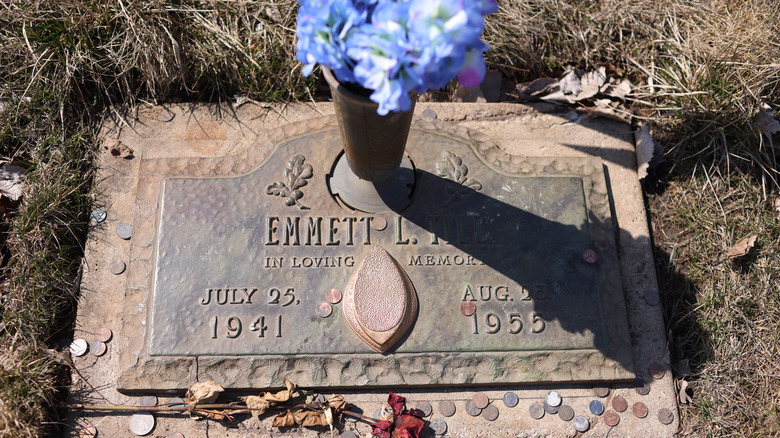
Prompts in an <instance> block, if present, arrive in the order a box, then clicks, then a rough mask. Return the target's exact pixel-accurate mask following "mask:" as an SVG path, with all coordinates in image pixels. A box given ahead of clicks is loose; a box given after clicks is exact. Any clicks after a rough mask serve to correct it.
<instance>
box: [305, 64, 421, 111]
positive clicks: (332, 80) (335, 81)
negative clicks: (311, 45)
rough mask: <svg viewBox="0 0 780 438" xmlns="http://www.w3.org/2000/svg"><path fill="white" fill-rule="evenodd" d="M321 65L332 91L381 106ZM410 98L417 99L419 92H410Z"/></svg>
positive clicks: (374, 105)
mask: <svg viewBox="0 0 780 438" xmlns="http://www.w3.org/2000/svg"><path fill="white" fill-rule="evenodd" d="M320 67H321V68H322V73H323V74H324V75H325V81H326V82H327V83H328V85H329V86H330V88H331V90H332V91H331V92H333V91H338V93H339V94H341V95H342V96H343V97H345V98H347V99H350V100H354V101H357V102H360V103H362V104H365V105H371V106H372V107H376V108H379V104H378V103H377V102H374V101H373V100H371V98H370V97H368V96H362V95H360V94H358V93H355V92H354V91H352V90H350V89H349V88H347V87H345V86H344V84H342V83H341V82H340V81H339V80H338V79H337V78H336V75H335V74H333V71H332V70H331V69H330V68H328V67H325V66H324V65H320ZM334 85H335V86H334ZM366 90H368V91H371V92H372V93H373V92H374V90H371V89H368V88H366ZM409 98H411V99H412V101H416V100H417V92H416V91H412V92H411V93H409Z"/></svg>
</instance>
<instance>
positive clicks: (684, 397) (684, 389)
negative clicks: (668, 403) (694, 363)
mask: <svg viewBox="0 0 780 438" xmlns="http://www.w3.org/2000/svg"><path fill="white" fill-rule="evenodd" d="M691 402H693V399H692V398H691V396H690V395H688V382H687V381H686V380H685V379H682V380H680V403H682V404H686V405H687V404H688V403H691Z"/></svg>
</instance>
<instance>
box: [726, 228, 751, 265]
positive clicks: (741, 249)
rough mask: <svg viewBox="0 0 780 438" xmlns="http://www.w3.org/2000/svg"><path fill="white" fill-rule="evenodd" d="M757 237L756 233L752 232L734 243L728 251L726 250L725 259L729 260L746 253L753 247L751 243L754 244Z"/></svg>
mask: <svg viewBox="0 0 780 438" xmlns="http://www.w3.org/2000/svg"><path fill="white" fill-rule="evenodd" d="M757 238H758V235H756V234H753V235H751V236H748V237H745V238H744V239H742V240H740V241H739V242H737V243H736V244H734V246H732V247H731V248H730V249H729V250H728V252H726V259H727V260H731V259H735V258H738V257H743V256H745V255H747V254H748V253H749V252H750V250H751V249H753V245H755V244H756V239H757Z"/></svg>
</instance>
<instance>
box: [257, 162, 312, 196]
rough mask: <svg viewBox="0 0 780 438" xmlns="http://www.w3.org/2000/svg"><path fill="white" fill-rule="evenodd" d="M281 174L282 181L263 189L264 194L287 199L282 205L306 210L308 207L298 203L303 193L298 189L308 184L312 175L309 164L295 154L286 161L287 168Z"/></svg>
mask: <svg viewBox="0 0 780 438" xmlns="http://www.w3.org/2000/svg"><path fill="white" fill-rule="evenodd" d="M283 173H284V181H277V182H275V183H273V184H270V185H269V186H268V187H266V188H265V193H266V194H268V195H272V196H280V197H282V198H287V199H285V200H284V204H285V205H287V206H288V207H291V206H293V205H297V206H298V207H300V208H301V210H308V209H309V207H307V206H305V205H303V204H301V203H300V202H299V200H300V199H301V198H303V192H302V191H301V190H299V189H300V188H301V187H303V186H305V185H306V184H308V181H306V180H307V179H309V178H311V177H312V176H313V175H314V170H313V169H312V167H311V164H306V158H305V157H304V156H303V155H301V154H297V155H294V156H293V157H292V158H290V160H289V161H287V167H286V168H285V169H284V172H283Z"/></svg>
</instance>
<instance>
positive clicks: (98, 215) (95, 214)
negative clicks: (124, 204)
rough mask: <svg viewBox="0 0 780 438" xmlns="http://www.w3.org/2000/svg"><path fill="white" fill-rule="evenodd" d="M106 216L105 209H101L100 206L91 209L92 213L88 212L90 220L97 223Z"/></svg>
mask: <svg viewBox="0 0 780 438" xmlns="http://www.w3.org/2000/svg"><path fill="white" fill-rule="evenodd" d="M106 216H107V214H106V211H105V210H103V209H102V208H100V207H98V208H96V209H94V210H92V214H90V217H91V218H92V220H93V221H95V222H97V223H101V222H103V221H104V220H106Z"/></svg>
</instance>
